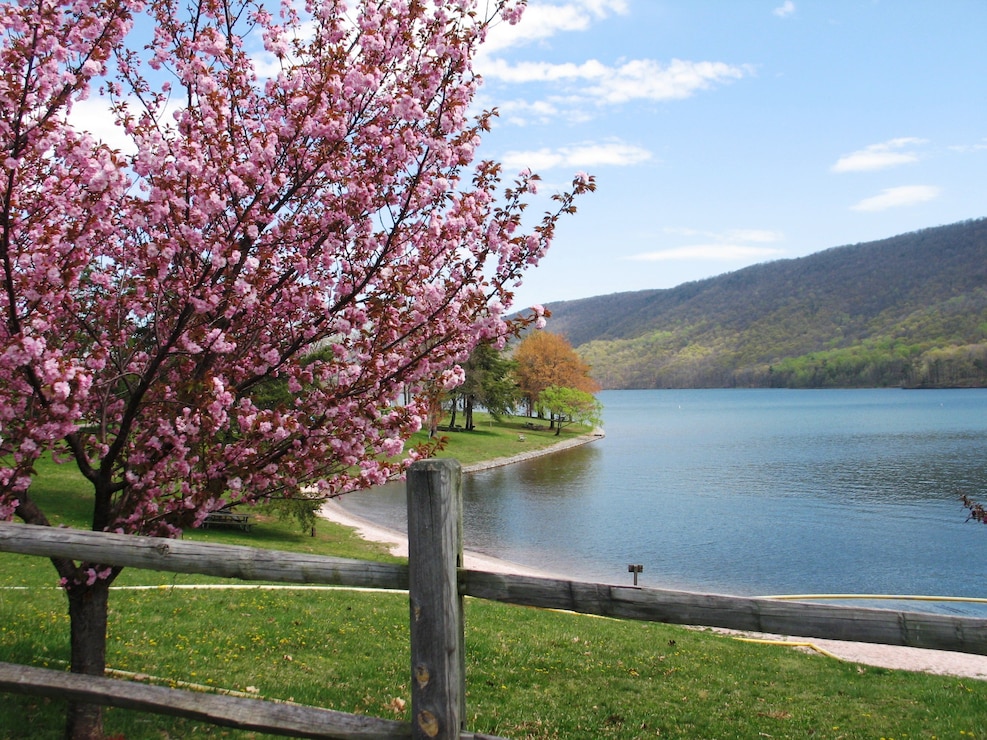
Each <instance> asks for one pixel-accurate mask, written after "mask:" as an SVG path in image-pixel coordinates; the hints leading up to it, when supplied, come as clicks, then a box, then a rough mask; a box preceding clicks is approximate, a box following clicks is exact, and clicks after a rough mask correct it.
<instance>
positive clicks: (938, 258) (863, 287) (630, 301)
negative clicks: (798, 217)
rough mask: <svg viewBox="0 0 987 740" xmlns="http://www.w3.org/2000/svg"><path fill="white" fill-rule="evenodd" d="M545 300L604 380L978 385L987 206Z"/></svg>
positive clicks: (553, 327) (983, 373)
mask: <svg viewBox="0 0 987 740" xmlns="http://www.w3.org/2000/svg"><path fill="white" fill-rule="evenodd" d="M546 308H548V309H549V310H550V311H551V312H552V317H551V319H550V320H549V326H548V329H549V331H554V332H557V333H560V334H562V335H564V336H565V337H566V338H567V339H568V340H569V342H570V343H571V344H572V345H573V346H574V347H575V348H576V349H577V351H578V352H579V353H580V355H582V356H583V358H584V359H586V360H587V361H588V362H589V363H590V364H591V365H593V367H594V374H595V376H596V378H597V380H598V381H599V382H600V383H601V385H603V387H609V388H642V387H644V388H647V387H732V386H736V385H742V386H767V387H776V386H783V387H829V386H841V387H842V386H872V385H905V386H924V385H937V386H941V385H966V386H969V385H987V345H985V341H987V218H984V219H971V220H968V221H963V222H959V223H956V224H950V225H946V226H937V227H930V228H926V229H922V230H920V231H915V232H910V233H907V234H901V235H898V236H893V237H889V238H886V239H881V240H877V241H872V242H865V243H858V244H853V245H846V246H840V247H831V248H829V249H826V250H823V251H820V252H816V253H814V254H811V255H807V256H804V257H797V258H792V259H783V260H775V261H772V262H766V263H761V264H757V265H753V266H750V267H746V268H743V269H741V270H737V271H734V272H729V273H725V274H723V275H719V276H716V277H711V278H706V279H703V280H698V281H692V282H689V283H684V284H682V285H679V286H677V287H674V288H666V289H654V290H641V291H633V292H626V293H611V294H609V295H604V296H594V297H591V298H584V299H578V300H573V301H559V302H554V303H549V304H547V305H546ZM930 353H932V354H930ZM817 355H818V356H817ZM936 362H938V363H939V370H938V371H935V367H933V366H934V365H935V363H936ZM813 363H815V365H813ZM820 366H822V367H824V370H823V371H820ZM837 366H838V367H837ZM961 366H962V367H961ZM944 367H945V368H946V369H947V370H948V372H947V373H946V374H945V375H943V373H942V370H943V368H944ZM937 372H938V376H937Z"/></svg>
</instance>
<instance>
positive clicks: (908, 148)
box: [830, 136, 927, 172]
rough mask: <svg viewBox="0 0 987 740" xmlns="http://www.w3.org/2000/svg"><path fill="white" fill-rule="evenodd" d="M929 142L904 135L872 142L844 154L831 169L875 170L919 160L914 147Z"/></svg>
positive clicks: (851, 170) (843, 170) (839, 170)
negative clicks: (878, 142) (877, 142)
mask: <svg viewBox="0 0 987 740" xmlns="http://www.w3.org/2000/svg"><path fill="white" fill-rule="evenodd" d="M925 143H927V142H926V140H925V139H918V138H915V137H912V136H902V137H899V138H897V139H891V140H889V141H885V142H881V143H880V144H871V145H870V146H868V147H864V148H863V149H859V150H857V151H855V152H851V153H850V154H844V155H843V156H842V157H840V158H839V159H838V160H836V164H834V165H833V166H832V167H831V168H830V169H831V170H832V171H833V172H873V171H875V170H883V169H887V168H888V167H897V166H898V165H902V164H911V163H913V162H917V161H918V160H919V155H918V154H917V153H916V152H915V150H914V148H915V147H917V146H921V145H922V144H925Z"/></svg>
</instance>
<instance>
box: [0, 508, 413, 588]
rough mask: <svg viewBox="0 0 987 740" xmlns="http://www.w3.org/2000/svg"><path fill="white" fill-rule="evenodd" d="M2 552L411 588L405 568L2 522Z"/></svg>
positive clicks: (252, 577) (169, 569)
mask: <svg viewBox="0 0 987 740" xmlns="http://www.w3.org/2000/svg"><path fill="white" fill-rule="evenodd" d="M0 552H16V553H21V554H22V555H42V556H45V557H60V558H71V559H73V560H80V561H84V562H89V563H101V564H104V565H116V566H120V567H126V568H143V569H145V570H160V571H166V572H169V573H198V574H200V575H207V576H220V577H222V578H239V579H241V580H245V581H274V582H276V583H321V584H328V585H336V586H353V587H358V588H386V589H399V590H406V589H407V588H408V567H407V566H406V565H396V564H392V563H373V562H367V561H363V560H353V559H350V558H334V557H329V556H327V555H307V554H305V553H297V552H284V551H281V550H261V549H258V548H255V547H245V546H242V545H221V544H218V543H213V542H186V541H184V540H169V539H165V538H162V537H135V536H133V535H129V534H113V533H110V532H89V531H86V530H81V529H65V528H62V527H38V526H31V525H28V524H11V523H9V522H0Z"/></svg>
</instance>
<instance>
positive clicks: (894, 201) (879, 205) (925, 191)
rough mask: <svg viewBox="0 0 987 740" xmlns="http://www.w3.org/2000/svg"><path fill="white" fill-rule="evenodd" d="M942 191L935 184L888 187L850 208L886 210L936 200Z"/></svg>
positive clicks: (852, 209) (866, 210) (869, 210)
mask: <svg viewBox="0 0 987 740" xmlns="http://www.w3.org/2000/svg"><path fill="white" fill-rule="evenodd" d="M941 192H942V189H941V188H938V187H936V186H934V185H902V186H900V187H896V188H887V189H885V190H882V191H881V192H880V193H879V194H877V195H875V196H872V197H870V198H864V199H863V200H862V201H860V202H859V203H857V204H855V205H852V206H850V210H851V211H862V212H865V213H873V212H876V211H886V210H888V209H889V208H900V207H902V206H913V205H917V204H918V203H926V202H928V201H930V200H935V199H936V198H938V197H939V194H940V193H941Z"/></svg>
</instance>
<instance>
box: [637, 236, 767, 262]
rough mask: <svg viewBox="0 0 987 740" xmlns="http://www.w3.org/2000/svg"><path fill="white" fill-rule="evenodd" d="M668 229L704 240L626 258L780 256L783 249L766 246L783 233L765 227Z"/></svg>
mask: <svg viewBox="0 0 987 740" xmlns="http://www.w3.org/2000/svg"><path fill="white" fill-rule="evenodd" d="M666 232H667V233H670V234H675V235H678V236H684V237H699V238H702V239H704V240H705V241H702V242H699V243H697V244H683V245H681V246H678V247H671V248H669V249H658V250H655V251H653V252H642V253H640V254H634V255H630V256H629V257H626V258H625V259H628V260H633V261H636V262H689V261H734V262H737V261H745V260H763V259H771V258H777V257H781V256H782V255H783V254H784V250H782V249H778V248H777V247H771V246H768V245H769V244H772V243H774V242H779V241H782V240H783V239H784V238H785V237H784V234H782V233H781V232H778V231H771V230H768V229H730V230H728V231H725V232H723V233H715V232H708V231H700V230H696V229H666Z"/></svg>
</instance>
